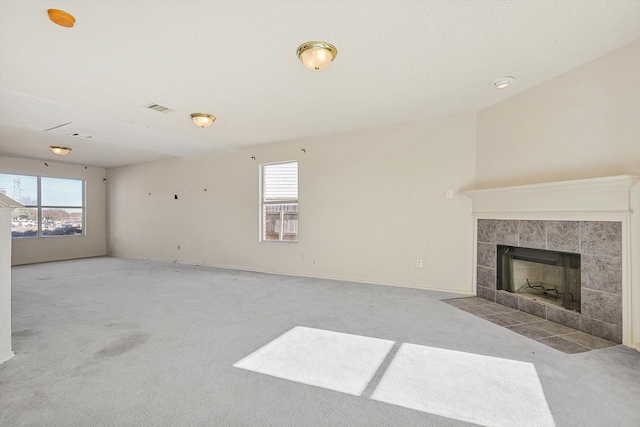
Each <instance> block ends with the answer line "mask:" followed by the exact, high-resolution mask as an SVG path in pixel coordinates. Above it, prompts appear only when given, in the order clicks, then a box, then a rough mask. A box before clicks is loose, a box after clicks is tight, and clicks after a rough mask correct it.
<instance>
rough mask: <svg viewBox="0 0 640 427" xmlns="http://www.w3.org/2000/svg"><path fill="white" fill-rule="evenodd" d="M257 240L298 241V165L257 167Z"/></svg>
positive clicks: (282, 164) (279, 164)
mask: <svg viewBox="0 0 640 427" xmlns="http://www.w3.org/2000/svg"><path fill="white" fill-rule="evenodd" d="M261 179H262V182H261V184H262V185H261V187H262V192H261V201H260V202H261V203H260V205H261V206H260V208H261V209H260V210H261V217H262V218H261V219H262V221H261V225H262V227H261V236H260V237H261V240H264V241H277V242H297V241H298V162H287V163H274V164H269V165H262V166H261Z"/></svg>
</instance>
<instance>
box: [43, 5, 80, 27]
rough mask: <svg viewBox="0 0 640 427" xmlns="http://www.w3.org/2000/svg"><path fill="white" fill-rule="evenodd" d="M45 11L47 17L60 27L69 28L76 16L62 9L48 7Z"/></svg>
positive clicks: (74, 21)
mask: <svg viewBox="0 0 640 427" xmlns="http://www.w3.org/2000/svg"><path fill="white" fill-rule="evenodd" d="M47 13H48V14H49V19H51V20H52V21H53V22H54V23H56V24H58V25H60V26H61V27H67V28H71V27H73V25H74V24H75V23H76V18H74V17H73V16H72V15H70V14H69V13H67V12H65V11H64V10H58V9H49V10H47Z"/></svg>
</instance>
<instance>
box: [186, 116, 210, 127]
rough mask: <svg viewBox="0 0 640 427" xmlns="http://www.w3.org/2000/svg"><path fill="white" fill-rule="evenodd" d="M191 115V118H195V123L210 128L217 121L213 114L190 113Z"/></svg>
mask: <svg viewBox="0 0 640 427" xmlns="http://www.w3.org/2000/svg"><path fill="white" fill-rule="evenodd" d="M189 117H191V120H193V124H194V125H196V126H198V127H201V128H208V127H209V126H211V125H212V124H213V122H215V121H216V116H214V115H212V114H205V113H193V114H191V115H189Z"/></svg>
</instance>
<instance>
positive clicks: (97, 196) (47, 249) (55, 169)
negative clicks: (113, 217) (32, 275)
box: [0, 156, 106, 265]
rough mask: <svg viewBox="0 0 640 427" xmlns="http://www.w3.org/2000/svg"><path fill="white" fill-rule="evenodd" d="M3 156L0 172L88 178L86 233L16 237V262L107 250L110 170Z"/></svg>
mask: <svg viewBox="0 0 640 427" xmlns="http://www.w3.org/2000/svg"><path fill="white" fill-rule="evenodd" d="M44 163H45V162H43V161H40V160H27V159H17V158H12V157H2V156H0V173H11V174H21V175H39V176H49V177H54V178H72V179H82V180H85V182H86V187H85V188H86V223H85V229H86V235H85V236H55V237H43V238H26V239H13V254H12V264H13V265H18V264H30V263H36V262H46V261H56V260H63V259H73V258H84V257H91V256H100V255H105V253H106V189H105V184H104V182H103V179H104V178H105V176H106V171H105V170H104V169H100V168H86V169H85V168H84V167H83V166H76V165H68V164H62V163H56V162H49V161H48V162H46V163H47V164H48V165H49V166H48V167H47V166H45V164H44Z"/></svg>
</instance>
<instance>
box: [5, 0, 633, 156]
mask: <svg viewBox="0 0 640 427" xmlns="http://www.w3.org/2000/svg"><path fill="white" fill-rule="evenodd" d="M49 8H56V9H62V10H65V11H67V12H69V13H71V14H72V15H73V16H74V17H75V18H76V24H75V26H74V27H73V28H63V27H60V26H57V25H55V24H53V23H52V22H51V21H50V20H49V19H48V16H47V9H49ZM638 37H640V2H639V1H637V0H629V1H627V0H618V1H598V0H593V1H566V0H558V1H553V2H550V1H487V0H476V1H473V2H471V1H452V0H445V1H331V2H329V1H190V0H181V1H97V0H96V1H65V0H57V1H55V2H52V1H41V0H34V1H20V0H0V155H6V156H14V157H24V158H33V159H41V160H53V159H54V158H55V160H57V161H65V162H69V163H75V164H81V165H86V166H99V167H114V166H119V165H126V164H134V163H141V162H148V161H153V160H158V159H165V158H170V157H176V156H178V157H181V156H194V155H200V154H205V153H212V152H216V151H222V150H234V149H238V148H242V147H246V146H251V145H257V144H265V143H270V142H276V141H285V140H291V139H298V138H306V137H313V136H319V135H327V134H332V133H339V132H345V131H350V130H356V129H363V128H371V127H376V126H382V125H388V124H393V123H401V122H409V121H418V120H433V119H437V118H439V117H443V116H447V115H451V114H457V113H462V112H468V111H475V110H479V109H482V108H485V107H488V106H490V105H492V104H495V103H497V102H500V101H501V100H504V99H506V98H507V97H510V96H513V95H515V94H517V93H520V92H522V91H524V90H526V89H528V88H531V87H533V86H535V85H537V84H540V83H542V82H544V81H545V80H548V79H550V78H553V77H555V76H557V75H559V74H561V73H564V72H566V71H568V70H570V69H572V68H575V67H577V66H580V65H582V64H584V63H586V62H589V61H591V60H593V59H595V58H597V57H599V56H602V55H604V54H606V53H608V52H610V51H612V50H615V49H617V48H620V47H622V46H624V45H626V44H628V43H630V42H632V41H634V40H635V39H637V38H638ZM309 40H322V41H327V42H330V43H332V44H334V45H335V46H336V47H337V49H338V56H337V57H336V59H335V61H334V62H333V64H332V65H331V66H330V67H329V68H328V69H327V70H324V71H321V72H310V71H308V70H307V69H305V68H304V66H303V65H302V64H301V63H300V61H299V59H298V57H297V56H296V49H297V47H298V46H299V45H300V44H302V43H304V42H306V41H309ZM501 76H513V77H515V78H516V81H515V83H514V84H513V85H511V86H510V87H509V88H507V89H504V90H497V89H495V88H493V87H491V86H490V82H491V81H492V80H494V79H495V78H497V77H501ZM151 103H157V104H160V105H163V106H166V107H169V108H170V109H171V110H172V111H169V112H163V113H161V112H157V111H154V110H150V109H148V108H145V106H146V105H148V104H151ZM193 112H205V113H211V114H214V115H215V116H217V118H218V119H217V121H216V122H215V123H214V124H213V126H211V127H209V128H206V129H201V128H197V127H196V126H194V125H193V123H191V121H190V119H189V114H190V113H193ZM70 134H80V136H71V135H70ZM83 135H84V136H91V138H85V137H83ZM49 145H64V146H69V147H72V148H73V152H72V153H71V154H70V155H69V156H67V157H56V156H54V155H53V154H52V153H51V151H50V150H49V148H48V146H49Z"/></svg>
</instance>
